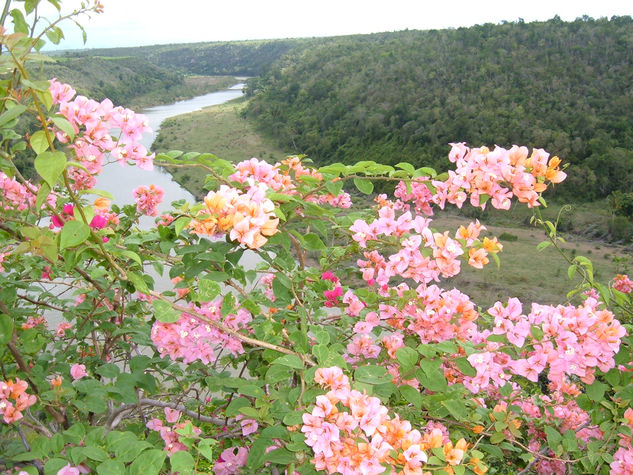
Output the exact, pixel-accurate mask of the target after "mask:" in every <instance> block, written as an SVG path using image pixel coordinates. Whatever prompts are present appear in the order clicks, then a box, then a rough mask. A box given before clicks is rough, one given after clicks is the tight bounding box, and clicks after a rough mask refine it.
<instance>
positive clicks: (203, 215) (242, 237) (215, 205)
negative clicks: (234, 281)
mask: <svg viewBox="0 0 633 475" xmlns="http://www.w3.org/2000/svg"><path fill="white" fill-rule="evenodd" d="M266 189H267V185H265V184H259V185H254V186H251V187H250V188H249V189H248V191H247V192H246V193H242V192H241V191H240V190H238V189H237V188H232V187H229V186H226V185H222V186H221V187H220V188H219V189H218V191H210V192H209V194H208V195H207V196H206V198H205V199H204V204H205V209H203V210H202V211H200V213H199V214H198V216H197V219H195V220H193V221H191V223H190V224H189V227H190V228H192V229H193V232H194V233H196V234H202V235H209V236H218V235H221V234H223V233H229V237H230V238H231V239H232V240H234V241H238V242H240V243H242V244H244V245H246V246H248V247H250V248H251V249H257V248H259V247H261V246H263V245H264V244H265V243H266V241H267V240H268V239H267V237H269V236H272V235H273V234H275V233H276V232H277V225H278V224H279V219H278V218H276V217H275V214H274V208H275V205H274V204H273V202H272V201H270V200H269V199H268V198H266Z"/></svg>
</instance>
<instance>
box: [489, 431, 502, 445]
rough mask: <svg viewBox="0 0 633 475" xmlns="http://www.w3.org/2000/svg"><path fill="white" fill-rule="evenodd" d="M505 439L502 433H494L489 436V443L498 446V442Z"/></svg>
mask: <svg viewBox="0 0 633 475" xmlns="http://www.w3.org/2000/svg"><path fill="white" fill-rule="evenodd" d="M505 438H506V436H505V435H503V432H495V433H494V434H492V435H491V436H490V443H492V444H498V443H499V442H502V441H504V440H505Z"/></svg>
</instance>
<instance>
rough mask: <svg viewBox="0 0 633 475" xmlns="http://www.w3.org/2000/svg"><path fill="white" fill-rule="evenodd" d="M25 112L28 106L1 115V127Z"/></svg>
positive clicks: (21, 106)
mask: <svg viewBox="0 0 633 475" xmlns="http://www.w3.org/2000/svg"><path fill="white" fill-rule="evenodd" d="M25 110H26V106H23V105H21V104H20V105H17V106H14V107H12V108H11V109H7V110H6V111H4V112H3V113H2V115H0V127H2V126H3V125H4V124H6V123H7V122H10V121H12V120H13V119H15V118H16V117H18V116H19V115H20V114H22V113H23V112H24V111H25Z"/></svg>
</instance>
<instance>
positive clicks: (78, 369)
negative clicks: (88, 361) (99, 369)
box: [70, 364, 88, 381]
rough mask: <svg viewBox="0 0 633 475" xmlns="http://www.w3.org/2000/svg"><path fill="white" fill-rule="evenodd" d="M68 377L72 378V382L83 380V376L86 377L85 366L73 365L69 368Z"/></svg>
mask: <svg viewBox="0 0 633 475" xmlns="http://www.w3.org/2000/svg"><path fill="white" fill-rule="evenodd" d="M70 375H71V376H72V378H73V380H74V381H77V380H78V379H81V378H83V377H84V376H88V373H86V365H83V364H74V365H72V366H71V367H70Z"/></svg>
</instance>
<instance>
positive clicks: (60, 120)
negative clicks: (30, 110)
mask: <svg viewBox="0 0 633 475" xmlns="http://www.w3.org/2000/svg"><path fill="white" fill-rule="evenodd" d="M53 124H55V126H56V127H57V128H58V129H59V130H61V131H62V132H64V133H65V134H66V135H68V137H70V140H71V141H72V140H73V139H74V138H75V129H73V126H72V125H71V124H70V122H68V120H66V118H64V117H59V116H57V117H53Z"/></svg>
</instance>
